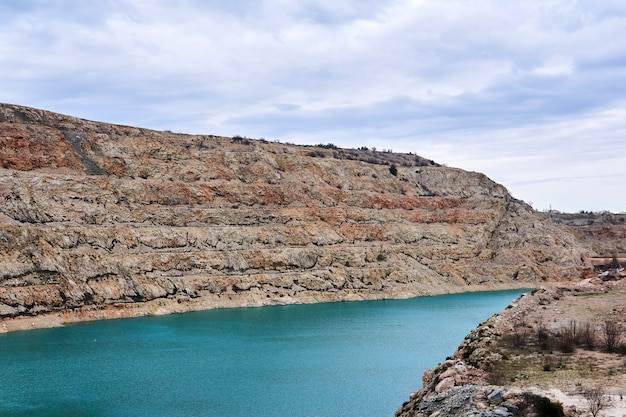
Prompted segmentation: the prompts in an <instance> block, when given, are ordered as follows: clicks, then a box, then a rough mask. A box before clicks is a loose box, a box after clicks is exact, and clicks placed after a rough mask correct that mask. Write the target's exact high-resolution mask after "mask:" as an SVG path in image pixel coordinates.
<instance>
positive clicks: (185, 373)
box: [0, 291, 522, 417]
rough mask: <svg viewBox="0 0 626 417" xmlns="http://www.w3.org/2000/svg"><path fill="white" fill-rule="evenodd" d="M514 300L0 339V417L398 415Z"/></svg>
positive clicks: (492, 297)
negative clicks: (428, 373)
mask: <svg viewBox="0 0 626 417" xmlns="http://www.w3.org/2000/svg"><path fill="white" fill-rule="evenodd" d="M521 293H522V291H502V292H486V293H470V294H459V295H446V296H437V297H420V298H414V299H409V300H387V301H361V302H350V303H327V304H315V305H296V306H276V307H261V308H237V309H223V310H211V311H203V312H196V313H187V314H181V315H171V316H160V317H145V318H139V319H128V320H111V321H101V322H93V323H80V324H76V325H71V326H68V327H65V328H58V329H42V330H32V331H28V332H19V333H11V334H5V335H0V416H2V417H9V416H64V417H72V416H93V417H97V416H115V417H158V416H163V417H175V416H181V417H182V416H185V417H195V416H220V417H231V416H232V417H235V416H236V417H244V416H245V417H247V416H255V417H263V416H267V417H282V416H285V417H287V416H289V417H293V416H298V417H304V416H311V417H312V416H340V417H350V416H355V417H357V416H358V417H369V416H371V417H383V416H390V417H391V416H393V414H394V412H395V411H396V410H397V409H398V408H399V407H400V406H401V405H402V403H403V402H404V401H406V400H407V399H408V397H409V394H410V393H411V392H413V391H415V390H417V389H419V388H420V387H421V376H422V373H423V372H424V371H425V370H426V369H428V368H431V367H433V366H435V365H437V363H439V362H441V361H443V360H445V358H446V356H449V355H451V354H452V353H453V352H454V350H455V349H456V347H457V346H458V345H459V343H460V342H461V341H462V340H463V338H464V337H465V335H466V334H467V333H469V332H470V331H471V330H472V329H473V328H475V327H476V326H477V325H478V324H479V323H480V322H482V321H484V320H485V319H487V318H488V317H489V316H491V315H492V314H493V313H495V312H497V311H500V310H502V309H503V308H505V307H506V306H507V305H508V304H509V303H510V302H511V301H513V300H514V299H515V298H517V297H518V296H519V295H520V294H521Z"/></svg>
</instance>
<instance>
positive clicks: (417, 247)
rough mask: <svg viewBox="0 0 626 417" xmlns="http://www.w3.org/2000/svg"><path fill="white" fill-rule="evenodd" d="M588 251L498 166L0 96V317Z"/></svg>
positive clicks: (435, 289)
mask: <svg viewBox="0 0 626 417" xmlns="http://www.w3.org/2000/svg"><path fill="white" fill-rule="evenodd" d="M392 166H393V167H396V169H395V170H394V169H392ZM586 254H587V249H585V248H583V247H582V246H580V245H579V243H577V241H576V239H575V238H574V236H573V235H571V234H569V233H568V232H566V231H564V230H563V229H561V228H559V227H558V226H556V225H554V224H553V223H552V222H550V221H548V220H547V219H545V218H544V216H542V215H539V214H537V213H536V212H534V211H533V210H532V208H531V207H529V206H528V205H527V204H525V203H523V202H521V201H519V200H516V199H514V198H512V197H511V195H509V193H508V192H507V190H506V189H505V188H504V187H503V186H501V185H499V184H496V183H494V182H493V181H491V180H490V179H489V178H487V177H486V176H485V175H483V174H480V173H474V172H466V171H463V170H460V169H455V168H448V167H443V166H439V165H438V164H436V163H434V162H433V161H430V160H428V159H425V158H422V157H419V156H417V155H411V154H398V153H390V152H376V151H372V150H354V149H337V148H335V147H334V146H325V147H321V146H296V145H290V144H282V143H275V142H267V141H264V140H252V139H248V138H240V137H235V138H228V137H218V136H211V135H185V134H175V133H171V132H160V131H154V130H148V129H141V128H135V127H128V126H119V125H111V124H106V123H99V122H92V121H87V120H82V119H78V118H75V117H70V116H64V115H60V114H56V113H52V112H48V111H43V110H38V109H32V108H27V107H22V106H15V105H8V104H2V105H0V320H1V322H0V331H11V330H16V329H24V328H29V327H42V326H55V325H61V324H62V323H63V322H71V321H78V320H90V319H102V318H113V317H130V316H138V315H145V314H164V313H170V312H181V311H190V310H197V309H206V308H216V307H231V306H252V305H267V304H284V303H310V302H322V301H342V300H359V299H382V298H400V297H411V296H417V295H429V294H441V293H450V292H463V291H475V290H482V289H494V288H506V287H509V288H510V287H532V286H536V285H538V284H539V283H541V282H543V281H559V280H571V279H575V278H578V277H579V276H580V273H581V271H582V269H583V268H585V267H586V266H587V265H586V264H585V261H584V260H583V259H584V258H585V256H586Z"/></svg>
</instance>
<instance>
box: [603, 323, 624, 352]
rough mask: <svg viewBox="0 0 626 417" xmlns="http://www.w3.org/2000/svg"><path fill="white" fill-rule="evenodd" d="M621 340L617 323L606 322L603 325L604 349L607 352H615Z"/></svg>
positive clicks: (620, 331)
mask: <svg viewBox="0 0 626 417" xmlns="http://www.w3.org/2000/svg"><path fill="white" fill-rule="evenodd" d="M621 338H622V328H621V327H620V325H619V323H618V322H615V321H608V320H607V321H606V322H605V323H604V347H605V348H606V350H607V351H608V352H615V351H616V350H617V348H618V347H619V344H620V341H621Z"/></svg>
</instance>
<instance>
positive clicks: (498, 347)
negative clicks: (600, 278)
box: [396, 280, 626, 417]
mask: <svg viewBox="0 0 626 417" xmlns="http://www.w3.org/2000/svg"><path fill="white" fill-rule="evenodd" d="M625 296H626V280H621V281H618V282H597V281H596V282H594V283H590V282H589V281H583V282H580V283H577V284H570V285H567V286H558V287H557V286H551V287H543V288H540V289H538V290H536V291H533V292H532V293H530V294H527V295H524V296H523V297H522V298H520V299H519V300H517V301H516V302H514V303H513V304H511V306H509V308H507V309H506V310H504V311H503V312H501V313H499V314H496V315H494V316H492V317H491V318H490V319H488V320H487V321H485V322H484V323H481V324H480V325H479V326H478V328H477V329H475V330H474V331H472V332H471V333H470V334H469V335H468V336H467V337H466V338H465V340H464V341H463V342H462V343H461V345H460V346H459V348H458V349H457V350H456V352H454V354H453V355H452V356H450V357H449V358H447V360H446V361H445V362H443V363H441V364H439V365H438V366H437V367H436V368H434V369H432V370H429V371H427V372H425V374H424V376H423V388H422V389H421V390H420V391H417V392H416V393H414V394H413V395H412V396H411V398H410V400H409V401H408V402H407V403H405V404H404V405H403V407H402V408H401V409H400V410H399V411H398V412H397V414H396V416H397V417H427V416H429V417H436V416H451V417H455V416H458V417H461V416H463V417H470V416H473V417H514V416H515V417H516V416H570V417H574V416H587V415H590V414H589V412H590V410H591V409H592V407H594V404H595V406H599V408H598V409H597V410H595V411H596V412H597V413H598V414H597V415H604V416H615V417H622V416H623V415H626V402H625V401H624V398H625V397H626V326H625V323H626V304H624V297H625ZM612 325H615V326H616V327H615V329H616V330H615V332H614V333H613V334H614V335H615V337H616V339H615V341H614V342H615V343H614V344H612V345H610V344H609V343H608V342H607V341H608V338H610V337H611V333H610V332H609V331H607V326H608V327H609V328H610V327H611V326H612ZM596 390H597V391H596ZM590 393H595V394H598V395H596V396H595V397H593V398H594V399H595V400H596V402H595V403H592V402H591V399H590ZM600 412H601V414H600Z"/></svg>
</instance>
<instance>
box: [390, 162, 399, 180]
mask: <svg viewBox="0 0 626 417" xmlns="http://www.w3.org/2000/svg"><path fill="white" fill-rule="evenodd" d="M389 172H390V173H391V175H393V176H394V177H397V176H398V168H397V167H396V166H395V165H394V164H391V165H390V166H389Z"/></svg>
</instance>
